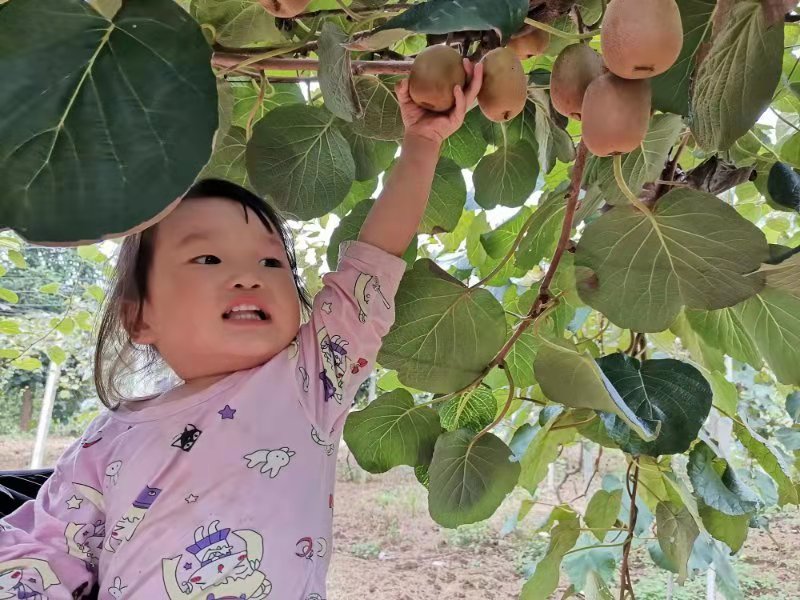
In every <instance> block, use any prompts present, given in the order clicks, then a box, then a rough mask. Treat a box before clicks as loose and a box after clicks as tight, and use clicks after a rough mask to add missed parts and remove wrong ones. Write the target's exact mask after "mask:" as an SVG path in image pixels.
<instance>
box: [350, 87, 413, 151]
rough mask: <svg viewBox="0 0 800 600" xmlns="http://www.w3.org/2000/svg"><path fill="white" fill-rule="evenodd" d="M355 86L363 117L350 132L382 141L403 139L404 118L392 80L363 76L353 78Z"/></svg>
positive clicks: (356, 121)
mask: <svg viewBox="0 0 800 600" xmlns="http://www.w3.org/2000/svg"><path fill="white" fill-rule="evenodd" d="M355 85H356V94H357V95H358V100H359V102H360V103H361V109H362V111H363V117H362V118H360V119H357V120H355V121H353V131H355V132H356V133H358V134H360V135H363V136H365V137H369V138H373V139H376V140H384V141H397V140H399V139H400V138H401V137H403V118H402V116H401V115H400V105H399V104H398V103H397V97H396V96H395V95H394V91H393V87H391V86H392V80H390V79H381V78H378V77H375V76H373V75H366V76H364V77H358V78H356V80H355Z"/></svg>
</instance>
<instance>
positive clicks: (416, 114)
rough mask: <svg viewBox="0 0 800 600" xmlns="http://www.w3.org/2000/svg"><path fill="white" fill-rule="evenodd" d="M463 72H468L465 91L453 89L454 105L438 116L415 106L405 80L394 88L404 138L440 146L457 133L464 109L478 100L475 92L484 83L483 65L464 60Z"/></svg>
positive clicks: (462, 119) (459, 88) (464, 113)
mask: <svg viewBox="0 0 800 600" xmlns="http://www.w3.org/2000/svg"><path fill="white" fill-rule="evenodd" d="M464 70H465V71H466V72H467V81H468V82H469V84H468V85H467V88H466V90H463V89H461V86H456V87H455V88H454V90H453V92H454V94H455V99H456V104H455V106H454V107H453V108H452V109H451V110H450V112H447V113H438V112H433V111H430V110H426V109H424V108H422V107H420V106H417V105H416V104H414V101H413V100H412V99H411V95H410V94H409V92H408V78H406V79H403V80H402V81H401V82H400V83H398V84H397V85H396V86H395V91H396V92H397V100H398V101H399V103H400V114H401V115H402V116H403V124H404V125H405V127H406V133H405V135H406V136H409V135H416V136H418V137H422V138H426V139H428V140H431V141H433V142H436V143H437V144H441V143H442V142H443V141H444V140H446V139H447V138H448V137H450V136H451V135H453V134H454V133H455V132H456V131H458V129H459V127H461V124H462V123H463V122H464V116H465V115H466V114H467V109H468V108H469V107H471V106H472V104H473V103H474V102H475V99H476V98H477V97H478V92H479V91H480V89H481V84H482V83H483V65H482V64H480V63H479V64H477V65H473V64H472V63H471V62H470V61H469V59H466V58H465V59H464Z"/></svg>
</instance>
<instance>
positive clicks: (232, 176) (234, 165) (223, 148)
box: [199, 127, 250, 187]
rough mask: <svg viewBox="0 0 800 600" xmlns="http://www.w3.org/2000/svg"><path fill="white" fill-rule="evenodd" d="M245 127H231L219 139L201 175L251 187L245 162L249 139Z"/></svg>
mask: <svg viewBox="0 0 800 600" xmlns="http://www.w3.org/2000/svg"><path fill="white" fill-rule="evenodd" d="M245 137H246V134H245V131H244V129H241V128H239V127H231V128H230V129H228V131H227V133H225V134H224V135H223V136H222V137H221V138H218V139H217V143H216V147H215V148H214V153H213V154H212V155H211V160H210V161H208V164H207V165H206V166H205V167H204V168H203V170H202V171H201V172H200V175H199V177H201V178H206V177H213V178H217V179H225V180H227V181H233V182H234V183H238V184H239V185H241V186H242V187H250V181H249V179H248V177H247V165H246V164H245V159H244V156H245V151H246V150H247V140H246V139H245Z"/></svg>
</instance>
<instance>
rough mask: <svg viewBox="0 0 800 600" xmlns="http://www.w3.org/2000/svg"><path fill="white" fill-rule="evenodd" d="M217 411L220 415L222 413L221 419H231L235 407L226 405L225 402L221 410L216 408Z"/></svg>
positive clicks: (234, 412)
mask: <svg viewBox="0 0 800 600" xmlns="http://www.w3.org/2000/svg"><path fill="white" fill-rule="evenodd" d="M217 412H218V413H219V414H220V415H222V418H223V420H224V419H233V415H235V414H236V409H235V408H231V407H230V406H228V405H227V404H226V405H225V408H223V409H222V410H218V411H217Z"/></svg>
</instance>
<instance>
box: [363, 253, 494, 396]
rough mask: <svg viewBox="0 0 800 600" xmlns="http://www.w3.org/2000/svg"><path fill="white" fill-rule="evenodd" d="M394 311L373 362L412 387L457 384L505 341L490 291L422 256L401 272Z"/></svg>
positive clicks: (443, 388) (442, 388)
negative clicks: (466, 282) (468, 284)
mask: <svg viewBox="0 0 800 600" xmlns="http://www.w3.org/2000/svg"><path fill="white" fill-rule="evenodd" d="M395 313H396V318H395V323H394V326H393V327H392V329H391V330H390V331H389V333H388V334H387V335H386V336H385V337H384V339H383V346H382V347H381V351H380V355H379V357H378V362H380V364H381V365H382V366H384V367H386V368H388V369H396V370H397V373H398V376H399V378H400V381H402V382H403V383H404V384H406V385H410V386H413V387H415V388H417V389H421V390H426V391H429V392H436V393H443V394H447V393H450V392H455V391H458V390H460V389H463V388H464V387H466V386H467V385H469V384H470V383H472V382H473V381H475V379H477V377H478V376H479V375H480V374H481V373H483V370H484V368H485V367H486V366H487V365H488V364H489V362H490V361H491V360H492V358H494V356H495V355H496V354H497V352H498V351H499V350H500V348H501V347H502V345H503V343H504V342H505V341H506V336H507V325H506V320H505V314H504V313H503V307H502V306H501V305H500V303H499V302H498V301H497V300H496V299H495V298H494V296H492V294H491V293H489V292H488V291H486V290H484V289H471V288H468V287H466V286H465V285H464V284H462V283H461V282H460V281H458V280H457V279H455V278H453V277H451V276H450V275H448V274H447V273H446V272H445V271H443V270H442V269H441V268H440V267H438V266H437V265H436V264H435V263H434V262H432V261H430V260H428V259H422V260H418V261H417V262H416V263H415V264H414V268H413V269H412V270H411V271H409V272H407V273H406V275H405V276H404V277H403V280H402V281H401V282H400V289H399V290H398V292H397V296H396V298H395Z"/></svg>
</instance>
